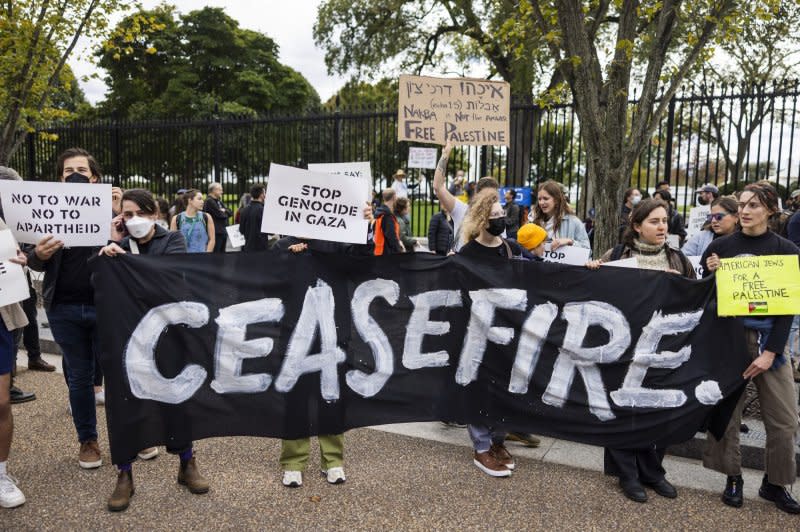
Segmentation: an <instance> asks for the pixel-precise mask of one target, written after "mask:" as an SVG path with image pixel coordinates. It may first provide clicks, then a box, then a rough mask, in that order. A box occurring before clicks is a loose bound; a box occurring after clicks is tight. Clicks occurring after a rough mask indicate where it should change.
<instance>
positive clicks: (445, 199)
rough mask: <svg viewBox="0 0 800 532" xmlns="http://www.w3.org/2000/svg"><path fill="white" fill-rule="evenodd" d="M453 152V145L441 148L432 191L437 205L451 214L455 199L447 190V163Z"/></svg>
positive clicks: (448, 144)
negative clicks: (437, 202) (437, 201)
mask: <svg viewBox="0 0 800 532" xmlns="http://www.w3.org/2000/svg"><path fill="white" fill-rule="evenodd" d="M452 150H453V145H452V144H450V142H448V143H447V144H445V146H444V148H442V156H441V158H440V159H439V164H437V165H436V172H434V174H433V191H434V193H436V197H437V198H439V203H440V204H441V205H442V206H444V208H445V209H447V211H448V212H453V206H454V205H455V204H456V198H455V196H453V195H452V194H450V191H449V190H447V179H446V177H447V161H448V160H449V159H450V152H451V151H452Z"/></svg>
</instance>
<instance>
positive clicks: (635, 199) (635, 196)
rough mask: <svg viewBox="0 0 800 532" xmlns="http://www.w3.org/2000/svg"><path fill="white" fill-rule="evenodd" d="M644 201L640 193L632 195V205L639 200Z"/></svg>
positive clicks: (636, 203)
mask: <svg viewBox="0 0 800 532" xmlns="http://www.w3.org/2000/svg"><path fill="white" fill-rule="evenodd" d="M640 201H642V197H641V196H639V195H633V196H631V205H638V204H639V202H640Z"/></svg>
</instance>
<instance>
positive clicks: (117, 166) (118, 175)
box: [111, 112, 122, 187]
mask: <svg viewBox="0 0 800 532" xmlns="http://www.w3.org/2000/svg"><path fill="white" fill-rule="evenodd" d="M119 129H120V128H119V112H114V128H113V129H112V133H113V136H114V144H113V146H114V147H113V151H112V154H111V160H112V161H113V163H112V164H113V165H114V186H115V187H120V186H122V154H121V153H120V152H121V151H122V149H121V147H120V134H119V133H120V131H119Z"/></svg>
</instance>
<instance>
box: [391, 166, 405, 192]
mask: <svg viewBox="0 0 800 532" xmlns="http://www.w3.org/2000/svg"><path fill="white" fill-rule="evenodd" d="M392 179H393V181H392V187H391V188H392V190H394V193H395V194H396V195H397V197H398V198H407V197H408V188H409V187H408V184H407V183H406V173H405V172H404V171H403V169H402V168H400V169H398V170H397V171H396V172H395V173H394V175H393V176H392Z"/></svg>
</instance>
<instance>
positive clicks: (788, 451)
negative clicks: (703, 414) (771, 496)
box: [703, 329, 797, 486]
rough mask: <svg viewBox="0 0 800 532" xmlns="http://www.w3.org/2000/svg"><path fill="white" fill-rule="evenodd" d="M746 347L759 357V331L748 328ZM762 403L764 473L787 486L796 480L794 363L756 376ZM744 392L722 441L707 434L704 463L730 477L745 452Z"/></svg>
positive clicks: (738, 471)
mask: <svg viewBox="0 0 800 532" xmlns="http://www.w3.org/2000/svg"><path fill="white" fill-rule="evenodd" d="M746 338H747V350H748V352H749V353H750V356H751V357H752V358H754V359H755V358H756V357H758V356H759V354H760V351H759V347H758V333H756V332H755V331H751V330H749V329H748V330H746ZM753 382H754V383H755V385H756V390H757V391H758V399H759V402H760V405H761V416H762V417H763V418H764V427H765V428H766V431H767V445H766V448H765V450H764V451H765V457H764V462H765V468H764V470H765V472H766V473H767V478H768V479H769V482H770V483H771V484H777V485H779V486H787V485H789V484H792V483H794V480H795V477H796V474H797V466H796V464H795V458H794V457H795V450H794V435H795V432H796V431H797V410H796V408H795V389H794V377H793V375H792V366H791V363H789V362H787V363H786V364H784V365H783V366H781V367H780V368H778V369H775V370H772V369H771V370H768V371H765V372H764V373H762V374H761V375H759V376H757V377H755V378H753ZM744 399H745V394H742V397H741V399H740V400H739V404H737V405H736V409H735V410H734V412H733V416H732V417H731V421H730V423H728V427H727V429H725V435H724V436H723V437H722V439H721V440H719V441H718V440H716V439H715V438H714V436H712V435H711V433H708V434H707V438H706V448H705V450H704V452H703V465H704V466H705V467H707V468H709V469H713V470H714V471H719V472H720V473H724V474H726V475H728V476H734V475H741V474H742V452H741V449H740V448H739V425H740V424H741V422H742V410H743V409H744Z"/></svg>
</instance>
